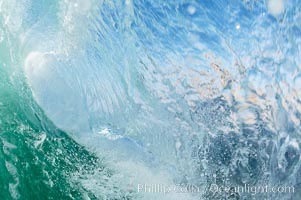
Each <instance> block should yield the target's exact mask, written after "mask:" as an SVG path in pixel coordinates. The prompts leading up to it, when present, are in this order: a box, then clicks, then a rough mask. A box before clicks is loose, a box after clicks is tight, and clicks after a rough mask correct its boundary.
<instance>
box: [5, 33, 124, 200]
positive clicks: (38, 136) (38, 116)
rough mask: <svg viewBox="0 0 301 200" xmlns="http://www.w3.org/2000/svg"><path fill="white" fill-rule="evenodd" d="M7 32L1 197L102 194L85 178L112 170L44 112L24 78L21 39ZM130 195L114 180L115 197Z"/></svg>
mask: <svg viewBox="0 0 301 200" xmlns="http://www.w3.org/2000/svg"><path fill="white" fill-rule="evenodd" d="M5 37H6V40H4V41H2V42H1V43H0V52H1V53H0V61H1V63H0V177H1V178H0V199H1V200H9V199H56V200H57V199H96V198H98V199H99V196H95V194H93V193H92V192H89V191H87V190H86V189H85V187H83V186H82V184H81V183H80V180H82V179H85V177H86V176H91V175H92V176H93V175H94V173H97V174H101V175H102V177H105V178H106V179H109V178H110V177H111V175H112V174H113V172H112V171H111V170H108V169H107V168H106V167H105V164H104V163H102V162H101V160H100V159H99V158H98V157H97V156H96V155H94V154H93V153H90V152H89V151H87V150H86V149H85V148H83V147H82V146H80V145H78V144H77V143H75V142H74V141H73V140H72V139H70V138H69V137H68V136H67V134H66V133H64V132H63V131H61V130H59V129H57V128H56V127H55V126H54V125H53V124H52V123H51V122H50V121H49V120H48V119H47V117H45V115H44V114H43V112H42V110H41V109H40V108H39V107H38V105H37V104H36V103H35V102H34V100H33V98H32V94H31V91H30V90H29V88H28V86H27V85H26V83H25V81H24V76H23V73H22V70H21V67H20V59H19V57H18V56H20V55H19V53H18V44H17V43H14V42H13V41H14V40H13V39H12V38H10V36H9V35H8V34H6V35H5ZM99 181H100V182H102V181H101V180H99ZM104 184H105V181H104ZM98 195H99V194H98ZM100 198H102V197H100ZM128 198H129V196H127V195H126V194H125V193H124V192H122V191H120V190H119V189H118V188H117V187H115V186H111V188H110V199H128ZM103 199H108V197H106V196H105V194H103Z"/></svg>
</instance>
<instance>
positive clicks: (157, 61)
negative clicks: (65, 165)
mask: <svg viewBox="0 0 301 200" xmlns="http://www.w3.org/2000/svg"><path fill="white" fill-rule="evenodd" d="M0 14H1V26H0V45H2V46H3V47H1V49H0V52H1V54H3V56H2V57H0V58H1V59H0V64H1V68H0V69H1V70H2V71H6V70H7V72H5V75H1V74H0V75H1V77H5V79H4V78H3V81H2V82H3V85H4V86H3V88H7V87H8V86H7V85H14V87H15V88H17V89H16V91H17V93H18V94H19V93H22V94H23V92H22V91H23V90H22V88H21V86H20V85H19V80H20V79H21V80H24V84H25V86H22V87H28V88H29V91H30V92H25V93H26V96H31V97H32V98H33V101H34V102H35V103H37V105H38V107H39V108H40V109H41V110H42V111H43V113H44V114H45V116H46V118H48V119H49V120H50V121H51V122H52V123H53V124H54V126H55V127H56V128H57V129H60V130H62V131H64V132H66V134H67V135H68V137H70V140H71V141H75V142H76V143H78V144H79V145H81V146H83V147H84V148H85V149H86V150H87V151H89V152H90V153H93V154H95V156H97V157H98V158H100V159H104V160H105V161H106V162H107V163H108V168H111V169H112V170H113V171H114V174H115V175H113V176H112V177H113V178H111V179H110V180H111V181H109V182H106V181H105V180H107V179H106V178H108V177H107V176H104V175H103V173H97V172H93V173H92V174H93V175H89V176H85V178H83V176H81V175H78V176H77V175H76V174H74V175H73V176H71V177H70V180H69V179H66V181H67V182H68V181H71V182H72V181H75V180H76V183H77V184H78V185H80V186H81V187H82V188H84V189H82V190H79V191H78V194H81V193H82V194H83V193H85V195H83V196H84V197H80V195H79V196H72V195H71V194H70V196H71V197H72V198H73V199H82V198H86V199H89V198H91V199H93V198H95V199H122V198H124V195H120V194H124V193H127V192H125V191H126V190H127V189H124V188H127V187H128V186H129V185H131V186H134V189H133V191H132V190H131V191H130V194H131V195H130V197H129V198H134V199H281V200H282V199H296V200H297V199H300V198H301V191H300V188H299V186H300V183H301V179H300V177H301V174H300V173H301V160H300V153H301V152H300V133H301V126H300V123H301V122H300V116H301V115H300V114H301V74H300V70H301V56H300V55H301V54H300V51H301V2H300V1H299V0H266V1H263V0H258V1H255V0H234V1H230V0H229V1H225V0H224V1H221V0H215V1H210V0H198V1H182V0H181V1H160V0H157V1H153V0H143V1H140V0H137V1H134V0H125V1H119V0H116V1H107V0H102V1H97V0H74V1H71V0H70V1H69V0H65V1H63V0H56V1H50V0H49V1H47V0H43V1H35V0H10V1H8V0H0ZM3 49H4V50H3ZM3 52H9V56H4V55H6V54H4V53H3ZM14 74H18V76H17V77H16V76H14ZM20 77H21V78H20ZM21 82H22V81H21ZM0 88H1V87H0ZM0 94H1V91H0ZM21 96H22V95H21ZM22 98H23V97H22ZM3 101H4V100H3ZM1 102H2V100H1V99H0V106H1ZM22 104H24V106H23V107H29V105H32V104H31V103H30V104H29V102H27V101H26V100H24V101H22ZM35 109H36V108H33V109H32V110H34V111H35ZM34 111H33V112H34ZM0 112H1V110H0ZM16 112H18V111H16ZM11 114H12V113H11ZM5 116H8V114H5ZM24 120H25V121H28V120H27V119H24ZM29 121H30V119H29ZM20 123H21V122H20ZM0 125H1V121H0ZM46 126H47V125H46ZM42 130H44V129H42ZM42 130H41V131H42ZM0 131H1V128H0ZM33 134H34V133H33ZM48 134H49V135H50V137H52V136H51V135H52V133H51V131H50V132H49V133H48V132H47V134H46V135H47V138H48V137H49V136H48ZM42 135H43V134H42ZM43 137H44V136H43ZM43 137H42V140H40V143H38V146H39V145H41V144H43V142H44V139H43ZM45 137H46V136H45ZM3 140H4V139H3ZM46 141H47V139H46ZM70 148H71V147H70ZM30 151H35V149H32V150H30ZM65 156H66V158H67V157H68V155H67V154H66V155H65ZM0 159H1V157H0ZM20 170H21V169H20ZM17 172H18V170H17ZM50 172H51V169H50ZM50 172H49V173H50ZM61 173H62V174H64V170H63V169H62V171H61ZM16 174H17V175H15V176H21V175H20V172H18V173H16ZM58 176H59V175H58ZM110 177H111V176H110ZM24 179H26V177H24ZM22 180H23V179H22ZM138 184H165V185H177V184H182V185H194V186H197V187H200V188H202V189H203V190H204V192H199V193H169V194H162V193H147V192H144V193H141V192H140V193H139V191H136V186H137V185H138ZM212 184H217V185H220V186H229V187H238V186H244V185H246V184H247V185H250V186H269V187H283V186H291V187H294V189H295V190H294V192H282V193H280V192H276V193H273V192H265V193H258V194H254V193H250V192H249V193H248V192H244V193H231V194H230V193H229V192H220V193H214V192H212V191H211V192H210V191H209V192H208V191H207V190H206V189H208V188H210V185H212ZM21 185H22V184H21ZM107 185H111V186H112V185H114V188H115V186H116V188H119V189H120V190H118V192H116V191H115V192H114V191H113V190H112V187H109V186H107ZM18 187H19V186H18V184H16V187H15V190H14V194H17V193H20V194H19V195H15V196H14V195H11V196H12V199H14V197H16V198H15V199H18V198H20V199H22V198H23V199H26V197H25V196H26V195H25V196H24V195H23V196H22V194H23V193H22V192H21V190H22V189H20V188H21V186H20V187H19V189H18ZM66 187H68V186H66ZM106 188H107V189H106ZM75 190H76V189H75ZM3 191H6V190H4V189H3ZM83 191H85V192H83ZM0 192H1V188H0ZM27 192H28V193H30V192H31V190H28V191H26V192H25V193H27ZM66 196H68V195H67V194H66ZM36 197H40V198H41V197H42V196H36ZM71 197H70V198H71ZM92 197H93V198H92ZM43 198H47V195H46V196H44V197H43ZM52 198H55V197H52ZM57 198H59V197H57Z"/></svg>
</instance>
